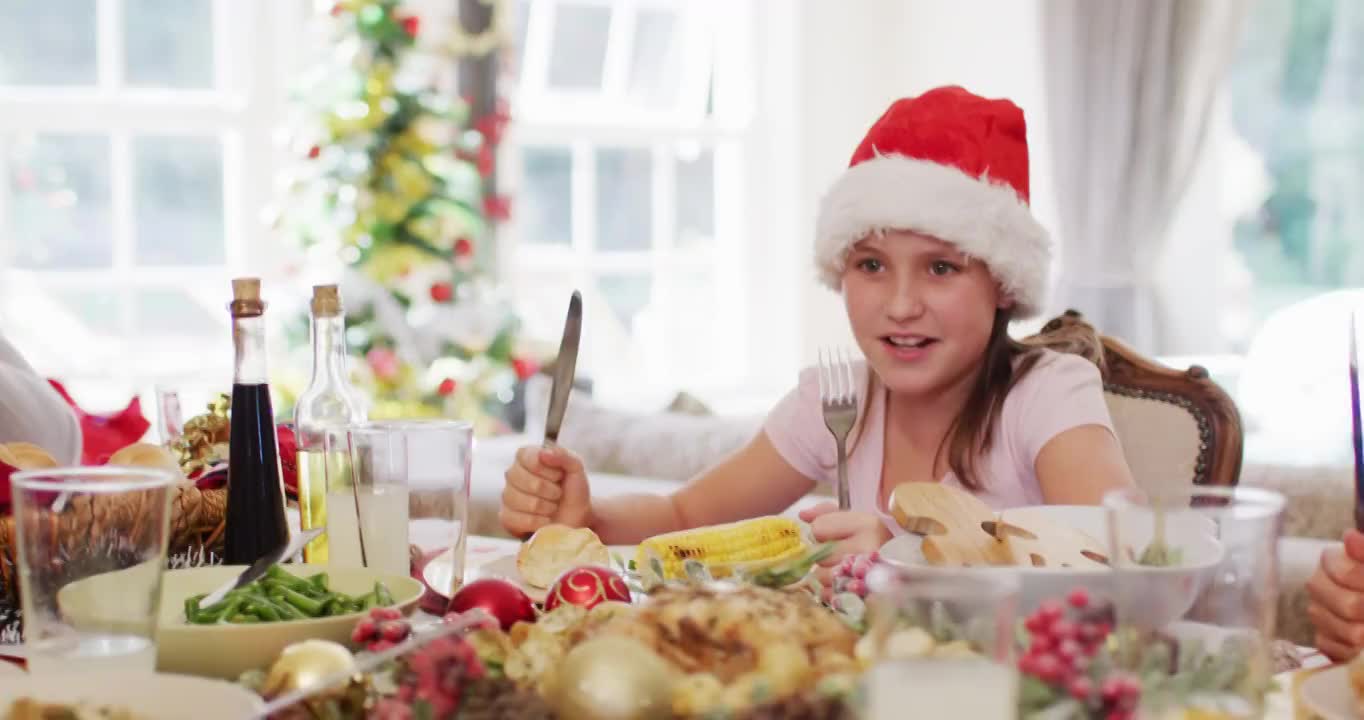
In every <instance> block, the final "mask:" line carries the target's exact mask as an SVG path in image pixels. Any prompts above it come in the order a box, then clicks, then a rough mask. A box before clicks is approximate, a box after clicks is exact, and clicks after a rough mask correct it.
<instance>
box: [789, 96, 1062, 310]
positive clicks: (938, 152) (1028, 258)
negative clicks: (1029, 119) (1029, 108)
mask: <svg viewBox="0 0 1364 720" xmlns="http://www.w3.org/2000/svg"><path fill="white" fill-rule="evenodd" d="M879 230H911V231H914V232H920V233H924V234H925V235H932V236H933V237H936V238H938V239H940V240H943V241H945V242H949V243H952V244H953V245H955V246H957V247H958V248H959V249H960V250H961V251H962V252H963V253H965V254H967V255H969V256H971V257H974V258H976V259H979V260H981V261H983V262H984V263H985V264H986V265H987V266H988V267H989V268H990V271H991V273H992V274H993V275H994V276H995V278H996V279H997V280H998V281H999V284H1000V286H1001V287H1002V288H1003V290H1004V292H1005V293H1007V294H1008V295H1009V296H1010V297H1011V298H1013V300H1014V302H1015V306H1016V310H1015V314H1014V317H1016V318H1027V317H1031V316H1034V315H1036V314H1038V313H1040V312H1041V311H1042V309H1043V307H1042V306H1043V305H1044V304H1045V302H1046V293H1047V287H1048V283H1049V277H1048V273H1049V267H1050V264H1051V242H1050V239H1049V237H1048V235H1047V231H1046V230H1045V229H1043V227H1042V226H1041V225H1040V224H1039V223H1038V222H1037V220H1036V219H1035V218H1034V217H1033V215H1032V211H1031V210H1030V209H1029V206H1028V137H1027V126H1026V124H1025V123H1024V120H1023V111H1022V110H1021V109H1020V108H1019V107H1018V106H1017V105H1014V104H1013V103H1012V102H1009V101H1008V100H990V99H986V98H983V97H980V96H978V95H974V94H972V93H970V92H968V91H966V90H964V89H962V88H960V87H955V86H953V87H940V88H935V89H933V90H930V91H928V92H926V93H924V94H922V95H920V96H918V97H911V98H904V99H901V100H897V101H895V103H894V104H892V105H891V106H890V109H889V110H887V111H886V112H885V114H884V115H882V116H881V117H880V119H878V120H877V121H876V123H875V124H874V125H872V127H871V130H869V131H868V132H867V136H866V137H865V138H863V140H862V144H861V145H858V146H857V151H856V152H854V153H853V156H852V161H851V162H850V163H849V167H848V169H847V170H846V171H844V172H843V174H842V175H841V176H840V177H839V178H838V179H837V180H836V181H835V182H834V184H833V187H832V188H830V189H829V192H828V193H827V194H826V195H825V197H824V200H823V202H822V203H821V204H820V208H819V220H818V222H817V224H816V229H815V232H816V239H815V264H816V266H817V267H818V268H819V275H820V280H821V281H823V282H824V284H826V285H828V286H829V287H831V288H833V289H834V290H835V291H837V290H839V288H840V285H841V278H842V275H843V269H844V267H845V265H846V261H847V257H848V250H849V249H850V248H851V247H852V246H853V244H854V243H856V242H857V241H858V240H861V239H862V238H864V237H866V236H867V235H868V234H870V233H872V232H876V231H879Z"/></svg>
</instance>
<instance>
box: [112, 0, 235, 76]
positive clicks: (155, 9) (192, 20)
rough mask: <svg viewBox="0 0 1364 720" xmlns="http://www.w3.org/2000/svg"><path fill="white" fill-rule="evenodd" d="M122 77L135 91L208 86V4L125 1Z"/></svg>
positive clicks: (210, 49)
mask: <svg viewBox="0 0 1364 720" xmlns="http://www.w3.org/2000/svg"><path fill="white" fill-rule="evenodd" d="M123 8H124V11H123V32H124V36H123V37H124V47H125V48H127V50H126V52H127V57H126V58H125V63H126V64H125V66H124V73H125V74H124V77H125V78H126V82H127V84H129V85H137V86H140V87H168V88H211V87H212V86H213V12H212V6H211V4H210V2H209V0H124V5H123Z"/></svg>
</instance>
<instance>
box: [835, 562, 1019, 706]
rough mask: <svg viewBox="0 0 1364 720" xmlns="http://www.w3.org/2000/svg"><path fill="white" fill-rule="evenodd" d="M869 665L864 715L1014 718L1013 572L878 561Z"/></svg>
mask: <svg viewBox="0 0 1364 720" xmlns="http://www.w3.org/2000/svg"><path fill="white" fill-rule="evenodd" d="M867 587H868V588H869V589H870V591H871V595H870V596H869V597H868V599H867V625H868V630H867V635H866V636H865V637H864V638H863V641H862V642H863V643H866V648H865V649H864V652H866V653H868V655H869V658H868V660H870V662H871V667H870V668H869V669H868V671H867V672H866V673H865V674H864V676H863V678H862V693H863V696H862V697H863V702H864V703H865V706H864V707H863V714H862V715H861V717H863V718H865V719H866V720H882V719H885V720H890V719H891V718H901V717H907V715H906V713H907V712H909V711H908V710H907V708H913V713H912V714H915V715H916V716H922V717H963V718H967V717H969V718H972V719H973V720H977V719H978V720H1012V719H1013V718H1015V717H1016V716H1017V714H1018V688H1019V682H1018V673H1017V671H1016V669H1015V665H1014V620H1015V617H1016V610H1017V606H1018V596H1019V579H1018V576H1017V574H1015V573H1010V572H961V573H951V572H947V573H945V572H941V571H940V569H938V568H932V569H920V568H914V567H909V566H902V565H892V564H885V563H882V564H878V565H876V566H874V567H873V568H872V569H871V571H870V572H869V573H868V574H867Z"/></svg>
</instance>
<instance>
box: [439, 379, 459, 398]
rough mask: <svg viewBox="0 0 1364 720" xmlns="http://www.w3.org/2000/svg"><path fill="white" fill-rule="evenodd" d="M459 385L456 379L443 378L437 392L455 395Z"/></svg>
mask: <svg viewBox="0 0 1364 720" xmlns="http://www.w3.org/2000/svg"><path fill="white" fill-rule="evenodd" d="M457 387H459V386H458V385H456V384H455V381H454V380H451V379H450V378H445V379H444V380H441V381H440V385H438V386H437V387H436V392H437V393H438V394H440V395H445V396H449V395H454V394H455V388H457Z"/></svg>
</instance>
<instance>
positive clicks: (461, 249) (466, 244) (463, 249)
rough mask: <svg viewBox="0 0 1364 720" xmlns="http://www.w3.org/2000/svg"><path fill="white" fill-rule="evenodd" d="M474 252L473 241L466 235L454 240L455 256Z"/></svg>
mask: <svg viewBox="0 0 1364 720" xmlns="http://www.w3.org/2000/svg"><path fill="white" fill-rule="evenodd" d="M473 254H474V241H473V240H470V239H469V238H467V237H462V238H460V239H458V240H456V241H455V256H456V257H469V256H470V255H473Z"/></svg>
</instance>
